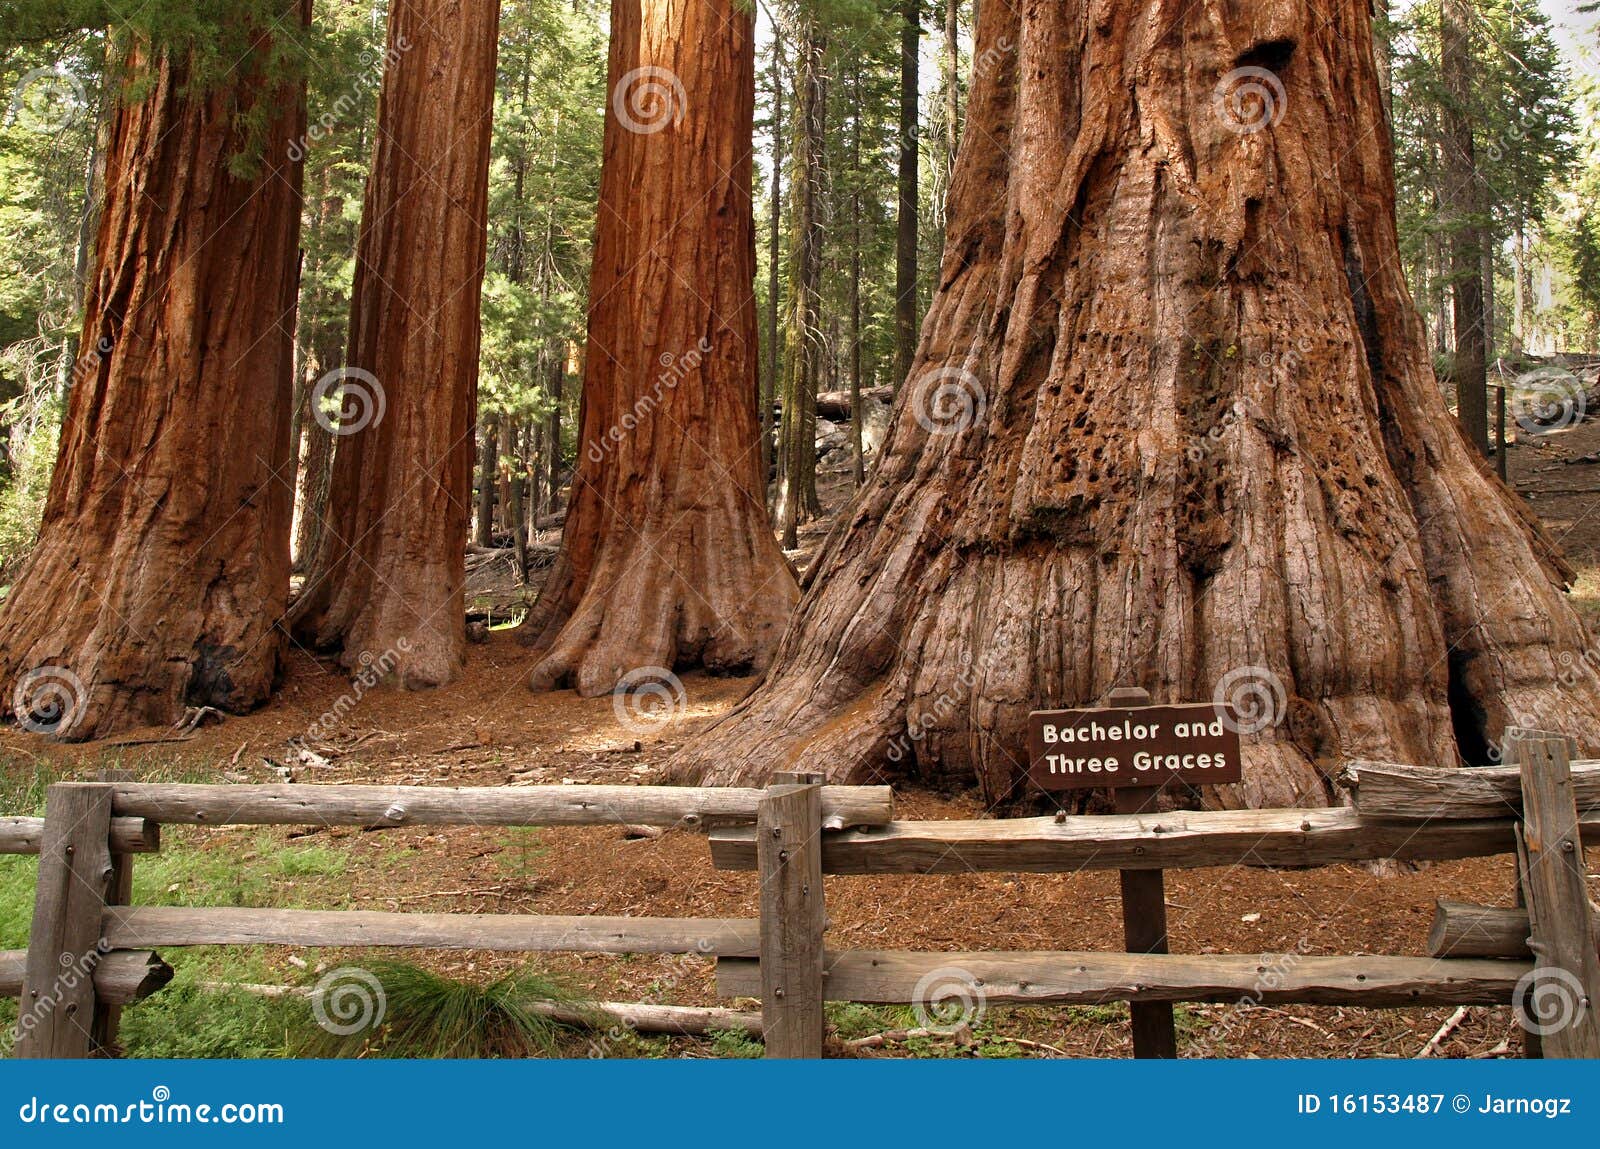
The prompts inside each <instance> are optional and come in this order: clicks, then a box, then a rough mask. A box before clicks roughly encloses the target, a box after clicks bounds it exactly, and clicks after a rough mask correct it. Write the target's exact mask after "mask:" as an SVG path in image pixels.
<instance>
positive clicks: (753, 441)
mask: <svg viewBox="0 0 1600 1149" xmlns="http://www.w3.org/2000/svg"><path fill="white" fill-rule="evenodd" d="M610 92H611V99H610V103H609V106H608V108H607V115H606V128H605V155H604V166H603V168H602V173H601V181H600V183H601V188H600V226H599V230H598V235H597V237H596V243H595V253H594V275H593V281H592V284H591V290H590V298H591V299H592V300H593V301H594V302H593V305H592V308H591V310H590V313H589V353H588V356H587V360H586V364H585V372H584V382H583V411H582V417H581V420H580V424H581V426H580V433H579V436H578V451H579V459H578V471H577V475H576V477H575V478H574V480H573V484H572V497H571V505H570V508H569V510H568V513H567V519H566V526H565V533H564V534H563V536H562V545H561V554H560V556H559V558H558V559H557V562H556V566H555V568H554V569H553V570H552V572H551V575H550V581H549V583H548V584H547V585H546V588H545V590H544V593H543V594H542V596H541V597H540V599H539V602H538V603H537V604H535V607H534V609H533V611H532V612H530V614H529V617H528V620H527V622H526V623H524V626H523V640H524V641H525V642H527V643H529V644H532V645H536V646H538V647H541V648H543V649H544V650H545V655H544V658H543V659H542V660H541V661H540V662H539V664H538V666H537V667H536V668H535V670H534V673H533V684H534V686H535V687H536V688H547V687H551V686H556V685H561V684H566V683H571V684H573V685H575V686H576V687H577V689H578V690H579V691H580V692H581V693H583V694H585V695H593V694H599V693H604V692H606V691H609V690H612V689H613V688H614V687H616V686H617V685H618V683H619V682H621V681H622V680H623V679H624V677H625V676H627V675H628V674H629V673H630V672H632V671H635V670H639V669H643V668H671V667H674V666H688V665H700V666H704V667H706V668H707V669H709V670H712V671H718V672H733V671H741V670H749V669H753V668H760V667H764V666H766V665H767V663H768V661H769V660H770V658H771V654H772V650H773V648H774V647H775V646H776V645H777V642H778V639H779V637H780V636H781V634H782V632H783V625H784V622H785V620H786V619H787V617H788V613H789V610H790V608H791V607H792V606H793V604H794V600H795V598H796V590H795V586H794V580H793V577H792V576H791V575H790V573H789V569H788V566H787V565H786V564H785V562H784V559H783V555H782V554H781V553H780V552H779V551H778V548H777V544H776V543H775V541H774V540H773V538H772V534H771V531H770V530H769V528H768V526H767V513H766V503H765V500H764V498H763V495H762V490H763V482H762V477H761V474H760V465H761V450H760V445H759V442H758V440H757V436H758V434H759V423H758V420H757V417H756V411H755V407H754V405H753V404H752V403H751V401H750V400H751V396H752V395H754V394H755V381H756V370H757V366H758V362H759V355H758V353H757V341H756V308H755V296H754V294H753V293H752V290H751V288H752V285H753V281H754V278H755V223H754V218H753V216H752V211H753V208H752V204H751V198H750V196H751V150H750V138H751V126H752V121H753V117H754V115H755V36H754V24H753V17H752V15H751V13H750V9H749V8H748V7H747V6H745V5H744V4H743V3H742V0H706V2H705V3H699V4H684V5H668V4H665V3H660V2H659V0H643V2H641V0H617V3H616V4H615V5H614V7H613V10H612V17H611V58H610Z"/></svg>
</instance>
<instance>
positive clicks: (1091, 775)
mask: <svg viewBox="0 0 1600 1149" xmlns="http://www.w3.org/2000/svg"><path fill="white" fill-rule="evenodd" d="M1028 751H1029V754H1028V757H1029V763H1030V766H1029V771H1028V776H1029V778H1030V779H1031V780H1032V781H1033V782H1035V783H1036V784H1037V785H1039V786H1040V787H1041V788H1043V789H1045V790H1085V789H1098V788H1100V787H1118V786H1161V785H1165V784H1166V783H1167V782H1171V781H1182V782H1187V783H1189V784H1191V785H1195V786H1214V785H1218V784H1221V783H1227V782H1237V781H1239V780H1240V778H1241V776H1242V775H1241V773H1240V761H1239V731H1238V725H1237V723H1236V722H1234V720H1233V713H1232V711H1231V710H1230V708H1229V707H1227V706H1219V705H1217V704H1215V703H1210V702H1206V703H1196V704H1194V705H1188V706H1139V707H1106V708H1101V709H1094V710H1045V711H1039V712H1036V713H1035V714H1033V715H1032V716H1031V718H1030V722H1029V729H1028Z"/></svg>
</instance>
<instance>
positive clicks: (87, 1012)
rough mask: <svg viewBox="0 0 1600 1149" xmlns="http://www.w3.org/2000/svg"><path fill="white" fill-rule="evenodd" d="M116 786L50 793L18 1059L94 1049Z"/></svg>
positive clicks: (68, 785)
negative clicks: (97, 980)
mask: <svg viewBox="0 0 1600 1149" xmlns="http://www.w3.org/2000/svg"><path fill="white" fill-rule="evenodd" d="M111 793H112V788H111V787H110V786H106V785H100V784H96V783H74V782H57V783H56V784H54V785H52V786H51V787H50V788H49V790H48V791H46V796H45V818H44V838H43V841H42V842H41V844H40V847H39V884H38V888H37V889H36V890H35V893H34V901H33V927H32V930H31V931H30V933H29V934H28V961H27V966H26V968H25V970H24V971H23V978H22V999H21V1001H20V1002H19V1003H18V1006H17V1034H18V1038H17V1046H16V1051H15V1056H17V1057H19V1058H36V1057H58V1058H59V1057H88V1056H89V1053H90V1051H91V1049H93V1047H94V1033H93V1030H94V1013H95V995H94V967H95V966H96V965H97V964H99V960H100V958H101V956H102V954H101V948H100V938H101V919H102V917H103V916H104V914H105V908H106V894H107V892H108V890H109V889H110V887H111V882H112V880H113V878H114V877H115V875H116V871H115V868H114V867H113V866H112V864H111Z"/></svg>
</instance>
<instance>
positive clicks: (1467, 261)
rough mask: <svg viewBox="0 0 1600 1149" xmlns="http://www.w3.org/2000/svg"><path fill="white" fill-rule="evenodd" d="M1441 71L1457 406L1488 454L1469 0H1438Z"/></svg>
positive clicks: (1479, 200)
mask: <svg viewBox="0 0 1600 1149" xmlns="http://www.w3.org/2000/svg"><path fill="white" fill-rule="evenodd" d="M1440 16H1441V20H1442V25H1441V30H1440V65H1439V66H1440V71H1441V72H1442V73H1443V76H1444V82H1445V86H1446V90H1447V96H1448V98H1447V99H1446V100H1445V103H1444V109H1443V118H1442V127H1443V132H1442V135H1441V139H1442V140H1443V142H1444V150H1445V207H1446V213H1447V218H1448V219H1449V221H1450V288H1451V294H1452V297H1453V299H1454V305H1455V372H1454V374H1455V381H1456V407H1457V411H1458V417H1459V418H1460V420H1461V427H1462V429H1463V430H1464V431H1465V432H1466V433H1467V438H1468V439H1470V440H1471V441H1472V444H1473V445H1474V446H1475V447H1477V448H1478V450H1479V451H1480V452H1481V453H1483V454H1485V455H1487V454H1488V453H1489V393H1488V339H1487V336H1488V332H1487V331H1486V330H1485V327H1484V316H1485V310H1484V295H1483V247H1484V243H1483V228H1482V224H1481V222H1480V215H1481V205H1482V193H1481V191H1480V187H1479V179H1478V164H1477V158H1476V153H1475V149H1474V147H1473V141H1472V105H1473V100H1472V76H1473V66H1472V51H1471V23H1472V8H1471V0H1441V5H1440Z"/></svg>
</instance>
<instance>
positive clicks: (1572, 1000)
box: [1512, 731, 1600, 1058]
mask: <svg viewBox="0 0 1600 1149" xmlns="http://www.w3.org/2000/svg"><path fill="white" fill-rule="evenodd" d="M1512 745H1513V746H1514V747H1515V749H1516V756H1517V764H1518V766H1519V767H1520V768H1521V771H1522V827H1521V831H1520V833H1519V834H1518V838H1517V846H1518V862H1519V866H1520V870H1521V875H1522V885H1523V889H1524V890H1525V891H1526V894H1527V902H1528V924H1529V928H1530V930H1531V932H1532V935H1533V937H1532V940H1531V942H1530V943H1529V948H1531V949H1532V950H1533V958H1534V967H1535V968H1534V983H1533V987H1532V992H1531V993H1530V994H1529V995H1528V997H1527V998H1526V999H1525V1001H1524V1002H1523V1003H1522V1004H1523V1015H1524V1021H1525V1025H1524V1028H1525V1029H1533V1028H1534V1027H1537V1034H1536V1036H1537V1037H1538V1038H1539V1039H1540V1045H1541V1047H1542V1050H1543V1054H1544V1056H1547V1057H1584V1058H1600V1014H1597V1013H1596V1010H1597V1009H1600V958H1597V957H1596V954H1595V948H1594V927H1593V923H1592V922H1591V921H1590V916H1589V891H1588V886H1587V884H1586V879H1585V875H1584V859H1583V840H1582V837H1581V836H1580V832H1579V826H1578V820H1579V819H1578V804H1577V801H1576V800H1575V799H1574V797H1573V792H1572V763H1571V752H1570V749H1569V747H1568V744H1567V740H1566V738H1565V737H1564V736H1562V735H1559V734H1557V735H1546V734H1543V733H1540V732H1531V731H1530V732H1527V733H1525V734H1522V735H1521V736H1520V737H1518V738H1517V739H1516V740H1515V741H1514V742H1513V743H1512ZM1536 1006H1537V1007H1540V1008H1538V1011H1537V1012H1534V1007H1536ZM1527 1023H1531V1024H1527Z"/></svg>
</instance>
